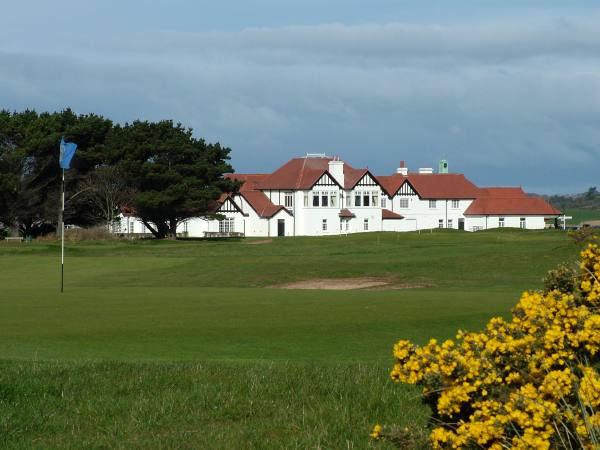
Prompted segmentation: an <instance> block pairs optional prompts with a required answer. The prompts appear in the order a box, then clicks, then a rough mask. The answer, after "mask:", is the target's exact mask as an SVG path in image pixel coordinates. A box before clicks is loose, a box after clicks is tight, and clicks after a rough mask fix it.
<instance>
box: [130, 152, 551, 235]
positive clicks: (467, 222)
mask: <svg viewBox="0 0 600 450" xmlns="http://www.w3.org/2000/svg"><path fill="white" fill-rule="evenodd" d="M227 177H229V178H231V179H235V180H238V181H240V182H241V183H242V185H241V188H240V190H239V192H233V193H230V194H224V195H222V196H221V198H220V199H219V201H218V204H217V205H216V212H217V213H219V214H220V215H221V216H222V217H223V219H222V220H208V219H207V218H205V217H199V218H194V219H189V220H188V221H186V222H184V223H182V224H181V225H180V228H179V229H178V233H181V234H182V235H184V236H189V237H204V236H216V235H224V236H226V235H244V236H260V237H270V236H322V235H323V236H327V235H337V234H346V233H366V232H372V231H394V232H402V231H415V230H429V229H433V228H454V229H459V230H465V231H478V230H485V229H490V228H503V227H505V228H508V227H511V228H523V229H543V228H546V227H548V226H553V224H554V223H555V222H556V219H557V218H558V216H559V215H560V214H561V213H560V211H558V210H556V209H555V208H553V207H552V206H551V205H549V204H548V203H547V202H545V201H544V200H543V199H541V198H538V197H533V196H529V195H527V194H526V193H525V192H524V191H523V190H522V189H521V188H520V187H478V186H476V185H475V184H473V183H472V182H471V181H469V180H468V179H467V178H466V177H465V176H464V175H462V174H458V173H449V172H448V163H447V162H446V161H440V163H439V168H438V171H437V173H436V172H434V170H433V169H432V168H420V169H418V170H417V171H416V172H409V170H408V168H407V167H406V166H405V163H404V161H401V162H400V167H399V168H398V169H396V171H395V173H393V174H391V175H374V174H372V173H371V172H370V171H369V170H368V169H366V168H364V169H357V168H354V167H352V166H350V165H349V164H348V163H347V162H345V161H343V160H341V159H340V158H339V157H333V158H332V157H328V156H326V155H324V154H307V155H306V156H303V157H300V158H294V159H291V160H290V161H288V162H287V163H285V164H284V165H283V166H281V167H280V168H279V169H277V170H275V171H274V172H273V173H270V174H229V175H227ZM120 232H121V233H125V234H127V233H134V234H140V233H146V232H147V230H146V227H145V226H144V224H143V223H142V222H141V221H140V220H139V219H137V218H136V217H135V216H134V215H132V214H127V213H123V214H122V216H121V229H120Z"/></svg>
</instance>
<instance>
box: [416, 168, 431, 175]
mask: <svg viewBox="0 0 600 450" xmlns="http://www.w3.org/2000/svg"><path fill="white" fill-rule="evenodd" d="M419 173H420V174H430V173H433V168H432V167H421V168H420V169H419Z"/></svg>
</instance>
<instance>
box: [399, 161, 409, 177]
mask: <svg viewBox="0 0 600 450" xmlns="http://www.w3.org/2000/svg"><path fill="white" fill-rule="evenodd" d="M396 173H399V174H400V175H404V176H406V175H408V167H406V163H405V162H404V160H402V161H400V167H398V168H397V169H396Z"/></svg>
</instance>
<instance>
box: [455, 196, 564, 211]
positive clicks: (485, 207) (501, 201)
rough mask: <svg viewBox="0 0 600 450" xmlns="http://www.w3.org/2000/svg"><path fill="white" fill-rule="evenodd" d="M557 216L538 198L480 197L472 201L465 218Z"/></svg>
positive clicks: (548, 205)
mask: <svg viewBox="0 0 600 450" xmlns="http://www.w3.org/2000/svg"><path fill="white" fill-rule="evenodd" d="M520 215H523V216H558V215H560V211H558V210H557V209H555V208H553V207H552V206H551V205H550V204H548V203H547V202H546V201H544V199H541V198H539V197H527V196H521V197H512V198H510V197H481V198H478V199H476V200H475V201H473V203H471V205H470V206H469V207H468V208H467V210H466V211H465V216H520Z"/></svg>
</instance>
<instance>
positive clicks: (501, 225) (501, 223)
mask: <svg viewBox="0 0 600 450" xmlns="http://www.w3.org/2000/svg"><path fill="white" fill-rule="evenodd" d="M498 228H504V217H498Z"/></svg>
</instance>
